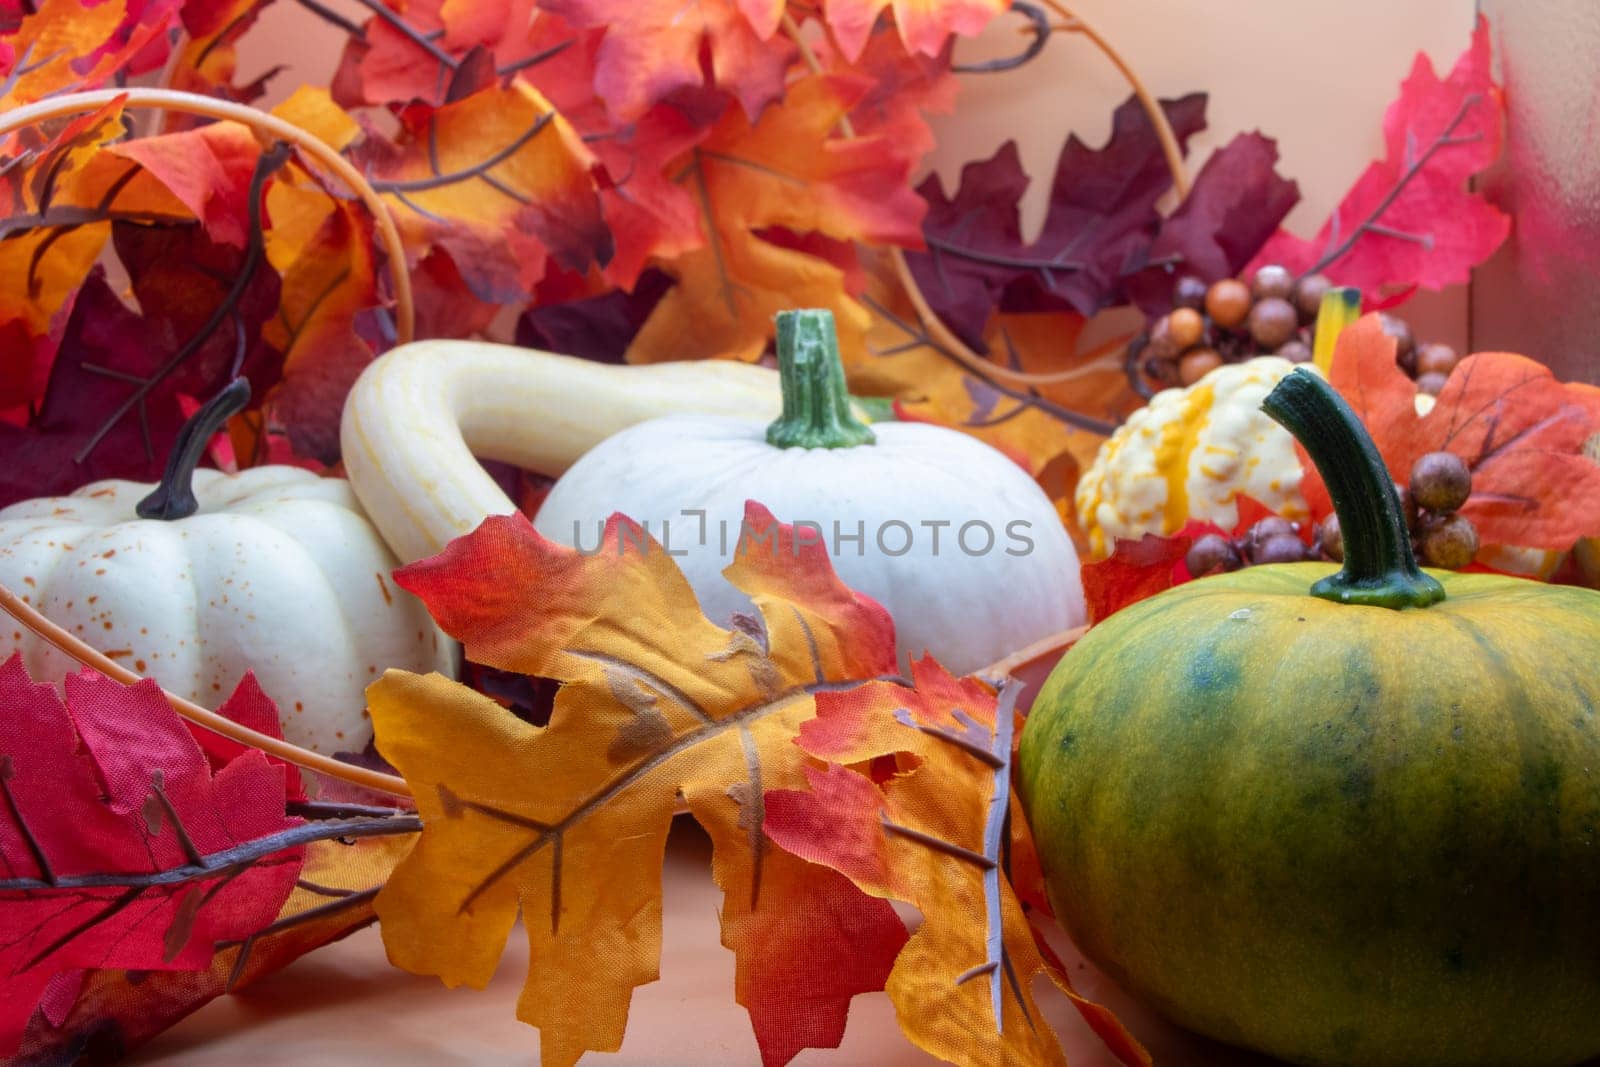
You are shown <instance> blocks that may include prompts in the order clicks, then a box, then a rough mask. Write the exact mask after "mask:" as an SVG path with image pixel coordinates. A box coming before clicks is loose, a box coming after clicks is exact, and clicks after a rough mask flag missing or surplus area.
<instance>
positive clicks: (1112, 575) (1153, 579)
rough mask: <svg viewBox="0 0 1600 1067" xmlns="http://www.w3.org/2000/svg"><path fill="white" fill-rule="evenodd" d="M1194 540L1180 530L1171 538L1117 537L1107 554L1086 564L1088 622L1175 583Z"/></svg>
mask: <svg viewBox="0 0 1600 1067" xmlns="http://www.w3.org/2000/svg"><path fill="white" fill-rule="evenodd" d="M1193 543H1194V538H1193V537H1192V536H1191V535H1189V534H1187V533H1182V532H1180V533H1177V534H1173V535H1172V536H1170V537H1158V536H1157V535H1155V534H1145V535H1144V536H1143V537H1141V538H1139V540H1137V541H1134V540H1130V539H1128V538H1124V537H1119V538H1117V539H1116V544H1115V546H1114V547H1113V548H1112V550H1111V554H1110V555H1109V556H1107V557H1106V558H1105V559H1100V560H1095V561H1094V562H1092V563H1085V564H1084V565H1083V570H1082V574H1083V599H1084V603H1085V604H1086V605H1087V606H1088V609H1089V622H1090V624H1091V625H1093V624H1094V623H1098V622H1101V621H1103V620H1104V619H1106V618H1108V617H1109V616H1111V615H1113V614H1115V613H1116V612H1118V611H1121V610H1122V609H1123V608H1125V607H1127V606H1128V605H1129V604H1135V603H1138V602H1139V601H1141V600H1144V599H1146V598H1147V597H1152V596H1155V595H1156V594H1157V593H1160V592H1163V591H1165V590H1167V589H1171V588H1172V587H1173V586H1174V585H1176V584H1178V577H1177V573H1176V572H1177V569H1178V568H1180V567H1182V565H1183V557H1184V555H1185V554H1186V553H1188V551H1189V546H1190V545H1191V544H1193Z"/></svg>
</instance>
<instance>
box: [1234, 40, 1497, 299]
mask: <svg viewBox="0 0 1600 1067" xmlns="http://www.w3.org/2000/svg"><path fill="white" fill-rule="evenodd" d="M1489 58H1490V57H1489V26H1488V23H1487V21H1485V20H1484V19H1483V18H1481V17H1480V18H1479V19H1478V24H1477V28H1476V29H1475V30H1474V31H1473V34H1472V44H1471V46H1470V47H1469V48H1468V49H1467V51H1466V52H1465V53H1463V54H1462V56H1461V57H1460V58H1459V59H1458V60H1456V64H1455V66H1454V67H1453V68H1452V69H1451V71H1450V74H1449V76H1448V77H1446V78H1444V79H1442V80H1441V79H1440V78H1439V76H1438V75H1437V74H1436V73H1434V69H1433V64H1432V63H1431V62H1429V60H1428V57H1427V56H1426V55H1424V54H1422V53H1418V55H1417V59H1416V63H1415V65H1414V66H1413V67H1412V68H1411V76H1410V77H1409V78H1407V79H1406V80H1405V82H1404V83H1403V84H1402V85H1401V87H1400V96H1399V98H1398V99H1397V100H1395V102H1394V103H1392V104H1390V105H1389V110H1388V111H1387V112H1385V113H1384V119H1383V140H1384V158H1383V159H1382V160H1379V161H1377V162H1374V163H1372V164H1371V165H1370V166H1368V167H1367V169H1366V170H1365V171H1363V172H1362V174H1361V176H1360V177H1359V178H1358V179H1356V183H1355V185H1354V186H1352V187H1351V189H1350V191H1349V192H1348V193H1347V194H1345V198H1344V200H1343V201H1341V202H1340V204H1339V206H1338V207H1336V208H1334V210H1333V214H1332V215H1331V216H1330V217H1329V218H1328V221H1327V222H1325V223H1323V225H1322V229H1321V230H1319V231H1318V232H1317V236H1316V237H1315V238H1313V239H1312V240H1310V241H1306V240H1302V239H1301V238H1299V237H1296V236H1294V235H1293V234H1291V233H1288V232H1287V231H1282V230H1280V231H1279V232H1278V234H1277V235H1276V236H1274V237H1273V238H1272V239H1271V240H1270V241H1268V242H1267V244H1266V245H1265V247H1263V248H1262V249H1261V251H1260V252H1258V253H1257V254H1256V257H1255V259H1254V260H1253V261H1252V263H1251V267H1252V269H1253V268H1254V267H1256V266H1259V265H1261V264H1264V263H1281V264H1283V265H1284V266H1286V267H1288V268H1289V269H1290V270H1291V271H1293V272H1295V273H1296V274H1303V273H1310V272H1314V271H1321V272H1325V273H1326V274H1327V275H1328V276H1329V277H1331V278H1333V280H1334V281H1336V282H1338V283H1339V284H1340V285H1353V286H1356V287H1358V288H1360V289H1361V290H1362V291H1363V292H1365V293H1366V294H1367V296H1368V299H1369V300H1372V299H1374V298H1375V299H1377V300H1378V301H1379V302H1380V305H1381V304H1383V303H1395V302H1397V301H1398V300H1400V299H1404V297H1405V296H1407V295H1409V294H1410V293H1411V291H1412V290H1413V289H1415V288H1417V287H1418V286H1421V287H1422V288H1425V289H1441V288H1443V287H1445V286H1447V285H1456V284H1459V283H1462V282H1465V281H1466V280H1467V278H1468V276H1469V273H1470V272H1471V270H1472V268H1473V267H1474V266H1476V265H1477V264H1479V263H1482V262H1483V261H1484V260H1486V259H1488V258H1489V254H1490V253H1492V252H1493V251H1494V250H1495V249H1496V248H1498V247H1499V246H1500V242H1501V241H1503V240H1505V237H1506V234H1507V233H1509V232H1510V229H1511V220H1510V218H1509V217H1508V216H1507V215H1506V214H1505V213H1504V212H1502V211H1501V210H1500V209H1498V208H1496V207H1495V206H1493V205H1492V204H1490V203H1489V202H1488V201H1486V200H1484V199H1483V198H1482V197H1481V196H1477V195H1475V194H1474V193H1472V192H1471V191H1470V190H1469V189H1468V187H1467V181H1468V179H1469V178H1471V177H1472V176H1473V175H1474V174H1477V173H1478V172H1479V171H1481V170H1483V169H1484V168H1485V167H1487V166H1488V165H1489V164H1490V163H1492V162H1494V160H1495V158H1496V157H1497V156H1498V155H1499V154H1500V139H1501V129H1500V127H1501V121H1502V117H1503V108H1502V102H1501V94H1500V89H1499V87H1498V86H1496V85H1495V84H1494V80H1493V78H1492V76H1491V72H1490V66H1489Z"/></svg>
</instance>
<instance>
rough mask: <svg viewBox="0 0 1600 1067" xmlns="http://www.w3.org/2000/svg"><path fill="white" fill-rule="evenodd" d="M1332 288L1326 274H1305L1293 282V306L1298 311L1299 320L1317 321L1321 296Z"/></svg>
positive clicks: (1305, 321) (1320, 306) (1320, 307)
mask: <svg viewBox="0 0 1600 1067" xmlns="http://www.w3.org/2000/svg"><path fill="white" fill-rule="evenodd" d="M1332 288H1333V283H1332V282H1330V281H1329V280H1328V276H1327V275H1326V274H1307V275H1306V276H1305V277H1304V278H1301V279H1300V280H1299V281H1297V282H1295V283H1294V296H1293V300H1294V307H1295V310H1296V311H1298V312H1299V313H1300V321H1301V322H1304V323H1312V322H1316V321H1317V312H1319V311H1321V310H1322V297H1323V295H1324V294H1325V293H1327V291H1328V290H1329V289H1332Z"/></svg>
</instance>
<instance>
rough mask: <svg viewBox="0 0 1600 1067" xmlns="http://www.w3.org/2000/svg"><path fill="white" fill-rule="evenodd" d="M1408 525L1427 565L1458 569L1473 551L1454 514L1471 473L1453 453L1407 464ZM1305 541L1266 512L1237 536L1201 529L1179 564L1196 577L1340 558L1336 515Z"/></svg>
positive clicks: (1404, 504)
mask: <svg viewBox="0 0 1600 1067" xmlns="http://www.w3.org/2000/svg"><path fill="white" fill-rule="evenodd" d="M1395 489H1397V490H1398V491H1399V493H1400V507H1401V510H1402V512H1403V513H1404V514H1405V517H1406V524H1407V526H1408V527H1410V530H1411V544H1412V548H1413V549H1414V550H1415V551H1416V554H1417V558H1418V559H1419V560H1421V561H1422V563H1423V564H1425V565H1427V566H1429V567H1440V568H1443V569H1445V570H1460V569H1461V568H1462V567H1465V566H1466V565H1467V564H1469V563H1471V562H1472V560H1473V557H1475V556H1476V555H1477V554H1478V531H1477V529H1476V528H1475V527H1473V525H1472V521H1471V520H1470V519H1468V518H1466V517H1465V516H1463V515H1462V514H1460V508H1461V505H1463V504H1465V503H1466V502H1467V497H1469V496H1471V495H1472V472H1471V471H1470V470H1468V469H1467V465H1466V463H1465V462H1463V461H1462V459H1461V457H1460V456H1458V455H1456V454H1455V453H1453V452H1429V453H1428V454H1427V455H1425V456H1423V457H1422V458H1420V459H1418V460H1417V462H1416V463H1415V464H1413V465H1412V467H1411V484H1410V485H1409V486H1404V485H1399V484H1396V485H1395ZM1313 534H1314V536H1313V537H1312V539H1311V544H1309V545H1307V544H1306V543H1305V542H1304V541H1302V540H1301V539H1300V524H1299V523H1297V522H1290V521H1289V520H1288V519H1285V518H1282V517H1280V516H1277V515H1269V516H1267V517H1266V518H1264V519H1262V520H1261V521H1260V522H1258V523H1256V524H1255V525H1254V526H1252V527H1250V528H1249V529H1248V530H1246V531H1245V532H1244V534H1243V535H1242V536H1240V537H1237V538H1230V537H1225V536H1224V535H1222V534H1216V533H1210V534H1203V535H1202V536H1200V537H1198V538H1196V539H1195V542H1194V544H1192V545H1190V546H1189V554H1188V555H1187V556H1185V557H1184V566H1185V567H1187V568H1188V569H1189V573H1190V574H1192V575H1193V576H1194V577H1196V578H1200V577H1203V576H1205V575H1208V574H1217V573H1221V572H1222V571H1233V570H1238V569H1239V568H1240V567H1246V566H1249V565H1251V564H1255V563H1299V562H1300V561H1302V560H1316V559H1321V560H1331V561H1333V562H1335V563H1338V562H1342V561H1343V560H1344V538H1343V537H1342V536H1341V535H1340V532H1339V516H1337V515H1329V516H1328V517H1327V518H1326V519H1324V520H1323V521H1322V522H1320V523H1318V524H1317V528H1316V529H1315V530H1314V531H1313Z"/></svg>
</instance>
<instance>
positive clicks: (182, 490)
mask: <svg viewBox="0 0 1600 1067" xmlns="http://www.w3.org/2000/svg"><path fill="white" fill-rule="evenodd" d="M248 403H250V381H249V379H247V378H235V379H234V380H233V381H231V382H229V383H228V384H227V386H226V387H225V388H224V389H223V390H222V391H221V392H220V393H218V394H217V395H216V396H214V397H212V398H211V399H210V400H208V401H206V403H205V406H204V407H202V408H200V410H199V411H196V412H195V413H194V414H193V415H192V416H190V418H189V421H188V422H186V423H184V424H183V428H182V429H181V430H179V431H178V439H177V440H176V441H174V442H173V443H172V451H171V452H169V453H167V469H166V470H165V471H164V472H163V473H162V475H161V482H160V484H159V485H157V486H156V487H155V489H154V490H153V491H151V493H150V495H149V496H147V497H145V498H144V499H143V500H141V501H139V505H138V507H136V508H134V511H135V512H136V513H137V514H138V516H139V517H140V518H141V519H163V520H165V521H168V522H171V521H173V520H176V519H187V518H188V517H189V516H190V515H193V514H194V513H195V512H197V511H199V510H200V501H198V500H196V499H195V496H194V469H195V468H196V467H197V466H199V465H200V457H201V456H203V455H205V451H206V443H207V442H209V441H210V440H211V436H212V435H213V434H215V433H216V432H217V431H218V430H220V429H222V426H223V424H224V423H226V422H227V421H228V419H230V418H232V417H233V416H234V415H237V414H238V413H239V412H241V411H243V410H244V406H245V405H246V404H248Z"/></svg>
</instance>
